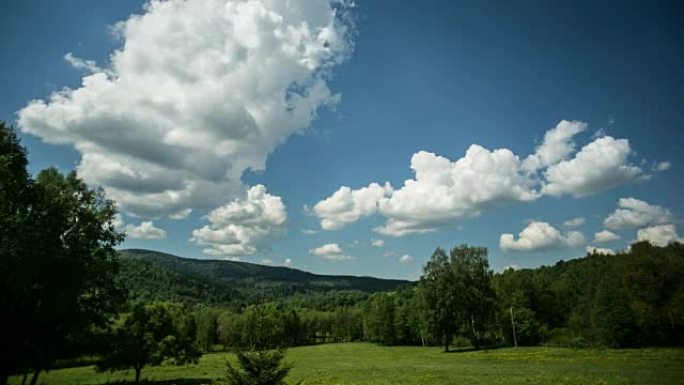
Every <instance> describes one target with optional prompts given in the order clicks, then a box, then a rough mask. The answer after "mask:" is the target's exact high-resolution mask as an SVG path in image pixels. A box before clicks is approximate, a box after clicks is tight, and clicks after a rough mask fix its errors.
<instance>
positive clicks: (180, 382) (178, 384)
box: [105, 378, 214, 385]
mask: <svg viewBox="0 0 684 385" xmlns="http://www.w3.org/2000/svg"><path fill="white" fill-rule="evenodd" d="M213 383H214V381H213V380H210V379H208V378H179V379H175V380H146V379H142V380H140V384H141V385H210V384H213ZM134 384H135V381H133V380H130V381H127V380H120V381H110V382H107V383H105V385H134Z"/></svg>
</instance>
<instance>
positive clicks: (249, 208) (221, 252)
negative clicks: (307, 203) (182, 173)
mask: <svg viewBox="0 0 684 385" xmlns="http://www.w3.org/2000/svg"><path fill="white" fill-rule="evenodd" d="M206 219H207V220H209V222H210V224H209V225H205V226H203V227H202V228H200V229H197V230H194V231H193V232H192V239H191V240H192V241H193V242H195V243H197V244H200V245H205V246H209V247H208V248H205V249H204V250H203V251H204V253H205V254H208V255H212V256H217V257H218V256H221V257H224V256H234V255H250V254H254V253H256V252H259V251H263V250H264V249H265V244H266V243H267V241H268V240H270V239H271V238H273V237H274V236H277V235H280V234H282V232H283V231H284V229H285V224H286V222H287V212H286V211H285V205H284V204H283V202H282V200H281V199H280V197H278V196H275V195H271V194H269V193H268V192H267V191H266V187H264V186H262V185H256V186H254V187H252V188H250V189H249V191H247V195H246V197H245V198H243V199H235V200H234V201H232V202H230V203H227V204H225V205H223V206H221V207H219V208H216V209H214V210H212V211H211V212H210V213H209V214H208V215H207V216H206Z"/></svg>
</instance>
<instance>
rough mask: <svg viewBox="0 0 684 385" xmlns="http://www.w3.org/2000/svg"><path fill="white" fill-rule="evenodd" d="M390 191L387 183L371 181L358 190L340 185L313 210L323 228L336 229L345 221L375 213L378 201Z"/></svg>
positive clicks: (354, 220)
mask: <svg viewBox="0 0 684 385" xmlns="http://www.w3.org/2000/svg"><path fill="white" fill-rule="evenodd" d="M391 191H392V188H391V187H390V186H389V184H385V186H380V185H379V184H377V183H371V184H370V185H369V186H368V187H363V188H361V189H358V190H352V189H350V188H349V187H347V186H342V187H340V189H339V190H337V191H335V193H334V194H333V195H332V196H330V197H329V198H327V199H325V200H322V201H320V202H318V203H316V205H315V206H314V208H313V211H314V214H316V216H318V217H319V218H321V227H322V228H323V229H325V230H338V229H341V228H342V227H343V226H344V225H346V224H347V223H350V222H356V221H357V220H358V219H359V218H361V217H364V216H368V215H372V214H375V213H376V212H377V209H378V201H379V200H380V199H382V198H383V197H384V196H386V195H388V194H390V193H391Z"/></svg>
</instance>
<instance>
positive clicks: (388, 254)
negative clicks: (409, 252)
mask: <svg viewBox="0 0 684 385" xmlns="http://www.w3.org/2000/svg"><path fill="white" fill-rule="evenodd" d="M393 255H394V251H392V250H387V251H385V254H383V255H382V256H383V257H391V256H393Z"/></svg>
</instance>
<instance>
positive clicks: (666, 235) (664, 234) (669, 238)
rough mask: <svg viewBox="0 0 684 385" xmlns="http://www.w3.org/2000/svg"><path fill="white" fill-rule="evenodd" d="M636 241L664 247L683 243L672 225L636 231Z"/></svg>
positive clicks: (683, 240)
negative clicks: (674, 243) (673, 243)
mask: <svg viewBox="0 0 684 385" xmlns="http://www.w3.org/2000/svg"><path fill="white" fill-rule="evenodd" d="M637 240H638V241H648V242H650V243H651V244H652V245H654V246H659V247H665V246H667V245H669V244H670V243H672V242H680V243H684V238H683V237H680V236H679V235H678V234H677V228H676V227H675V225H673V224H666V225H658V226H651V227H646V228H643V229H640V230H639V231H637Z"/></svg>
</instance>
